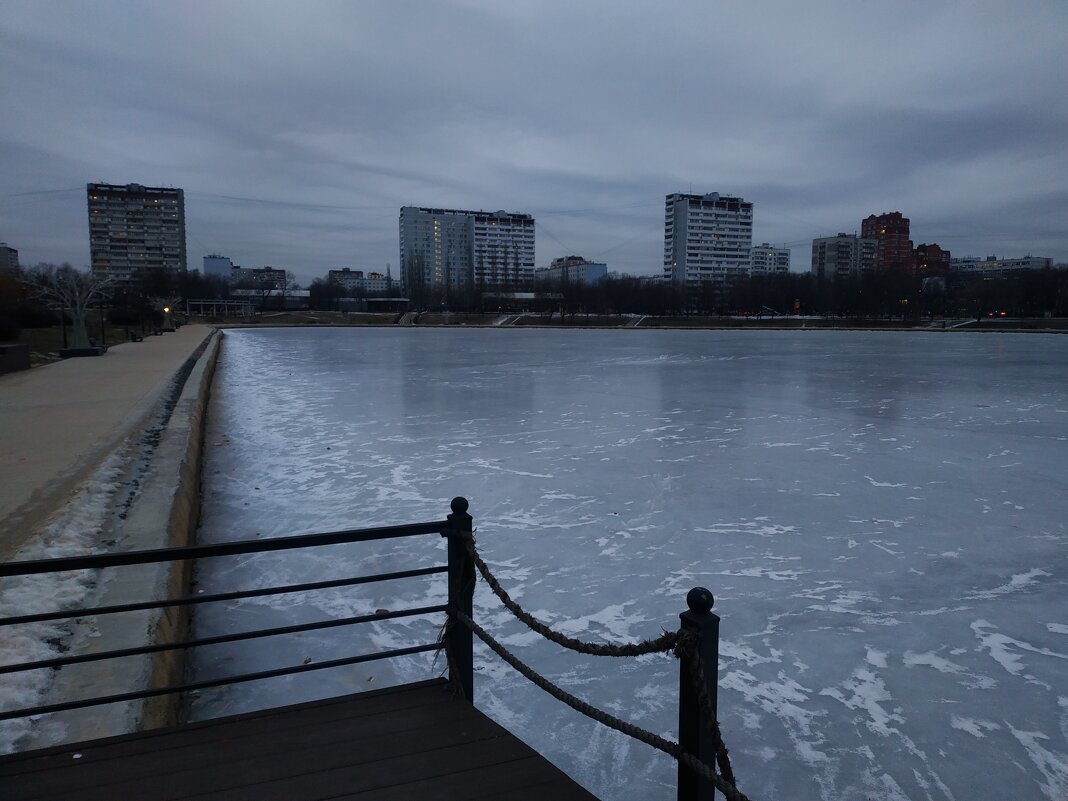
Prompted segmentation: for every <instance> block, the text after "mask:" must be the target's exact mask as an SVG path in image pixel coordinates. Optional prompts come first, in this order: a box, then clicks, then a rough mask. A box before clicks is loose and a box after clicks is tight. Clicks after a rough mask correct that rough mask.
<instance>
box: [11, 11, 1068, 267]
mask: <svg viewBox="0 0 1068 801" xmlns="http://www.w3.org/2000/svg"><path fill="white" fill-rule="evenodd" d="M1066 41H1068V3H1065V2H1064V0H1050V2H1037V1H1036V2H1018V3H1008V2H997V3H972V2H953V3H939V2H917V3H905V2H900V0H894V2H881V3H868V2H859V3H854V2H840V3H816V2H813V3H809V2H796V0H791V2H782V3H761V2H752V3H716V2H710V1H708V0H706V1H704V2H682V3H672V2H664V0H657V2H643V3H638V2H605V3H600V2H578V1H577V0H568V1H567V2H538V1H536V0H535V1H530V0H528V1H527V2H508V1H502V0H497V1H496V2H479V1H478V0H467V1H464V2H442V1H437V2H403V1H402V0H388V1H387V2H300V3H296V2H294V3H278V2H264V0H255V2H225V0H222V1H220V0H211V2H195V1H194V0H180V1H177V2H169V3H162V2H160V3H143V2H134V0H129V1H128V2H112V1H111V0H93V2H73V1H71V2H49V0H27V1H26V2H19V1H17V0H14V1H13V0H3V3H2V5H0V100H2V105H0V241H6V242H7V243H8V244H10V245H11V246H12V247H15V248H18V249H19V251H20V257H21V261H22V263H23V264H24V265H27V264H35V263H37V262H39V261H49V262H61V261H70V262H71V263H73V264H75V265H79V266H80V265H86V264H88V262H89V237H88V223H87V212H86V198H85V184H86V183H87V182H90V181H102V182H108V183H120V184H125V183H130V182H137V183H143V184H148V185H157V186H160V185H162V186H176V187H181V188H182V189H184V190H185V199H186V218H187V247H188V257H189V267H190V268H200V266H201V258H202V257H203V256H204V255H206V254H208V253H213V252H214V253H221V254H223V255H227V256H230V257H231V258H232V259H233V260H234V261H235V262H236V263H240V264H241V265H243V266H246V267H259V266H263V265H266V264H270V265H273V266H279V267H284V268H287V269H290V270H293V271H294V273H296V275H297V278H298V279H299V280H301V281H302V282H307V281H310V280H311V279H312V278H313V277H315V276H317V275H323V274H324V273H325V271H326V270H327V269H328V268H331V267H339V266H347V267H352V268H354V269H364V270H384V269H385V267H386V264H387V263H389V264H392V266H393V272H394V275H396V274H397V261H398V236H397V218H398V212H399V208H400V206H403V205H423V206H439V207H442V206H443V207H451V208H463V209H486V210H496V209H506V210H508V211H518V212H526V213H530V214H533V215H534V216H535V217H536V219H537V244H536V247H537V255H536V260H537V264H538V266H545V265H547V264H548V262H549V261H550V260H551V259H552V258H554V257H556V256H562V255H568V254H579V255H583V256H586V257H588V258H591V259H596V260H602V261H607V262H608V265H609V269H613V270H619V271H625V272H630V273H635V274H646V273H657V272H659V271H660V269H661V266H662V259H663V256H662V253H663V204H664V195H665V194H667V193H670V192H677V191H683V192H687V191H694V192H701V193H703V192H720V193H722V194H734V195H740V196H741V197H744V198H745V199H746V200H749V201H752V202H753V203H754V204H755V205H754V223H753V237H754V244H756V243H760V242H763V241H770V242H772V243H776V244H780V245H781V244H787V245H789V246H790V247H792V248H793V269H794V270H796V271H802V270H807V269H808V266H809V252H810V247H811V239H812V238H813V237H817V236H827V235H833V234H834V233H837V232H838V231H848V232H853V231H855V230H857V229H858V228H859V227H860V220H861V219H862V218H863V217H865V216H867V215H868V214H871V213H881V212H885V211H901V212H902V213H903V214H905V216H907V217H909V218H911V220H912V237H913V240H914V241H915V242H916V243H920V242H932V241H934V242H938V243H939V244H941V245H942V246H943V247H946V248H949V249H950V250H951V251H952V252H953V254H954V255H980V256H983V255H987V254H993V253H997V254H998V255H1003V256H1019V255H1024V254H1028V253H1030V254H1033V255H1036V256H1049V257H1052V258H1053V259H1054V260H1055V261H1068V180H1066V179H1068V89H1066V86H1068V57H1066V53H1068V46H1066Z"/></svg>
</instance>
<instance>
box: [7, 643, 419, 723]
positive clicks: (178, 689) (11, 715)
mask: <svg viewBox="0 0 1068 801" xmlns="http://www.w3.org/2000/svg"><path fill="white" fill-rule="evenodd" d="M438 648H440V646H439V645H438V643H429V644H427V645H413V646H412V647H410V648H397V649H395V650H392V651H379V652H378V653H377V654H361V655H360V656H349V657H346V658H344V659H331V660H330V661H328V662H312V663H310V664H307V665H293V666H291V667H286V668H276V669H274V670H262V671H260V672H259V673H245V674H242V675H238V676H230V677H227V678H224V679H212V680H210V681H197V682H193V683H191V684H176V685H173V686H170V687H159V688H156V689H152V690H141V691H139V692H132V693H119V694H118V695H105V696H103V697H100V698H87V699H83V700H81V701H67V702H66V703H62V704H48V705H45V706H35V707H27V708H25V709H12V710H10V711H7V712H0V720H13V719H15V718H27V717H31V716H34V715H47V714H50V713H52V712H66V711H67V710H68V709H84V708H85V707H88V706H100V705H102V704H117V703H120V702H123V701H137V700H139V699H141V698H155V697H157V696H160V695H170V694H171V693H188V692H193V691H194V690H206V689H209V688H211V687H222V686H223V685H226V684H241V683H243V682H247V681H259V680H261V679H273V678H277V677H278V676H289V675H291V674H294V673H307V672H309V671H312V670H327V669H329V668H335V667H345V666H346V665H356V664H359V663H361V662H374V661H376V660H378V659H389V658H391V657H395V656H408V655H409V654H418V653H423V652H426V651H436V650H438Z"/></svg>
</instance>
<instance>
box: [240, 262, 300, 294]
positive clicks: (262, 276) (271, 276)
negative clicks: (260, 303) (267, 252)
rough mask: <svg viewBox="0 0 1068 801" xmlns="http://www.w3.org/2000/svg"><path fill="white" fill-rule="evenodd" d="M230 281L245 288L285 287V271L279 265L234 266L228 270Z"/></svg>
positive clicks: (282, 288) (280, 289) (280, 288)
mask: <svg viewBox="0 0 1068 801" xmlns="http://www.w3.org/2000/svg"><path fill="white" fill-rule="evenodd" d="M230 283H231V284H234V285H235V286H242V287H244V288H246V289H255V290H263V289H268V288H270V289H277V290H279V291H282V290H284V289H285V288H286V271H285V270H283V269H281V268H280V267H234V268H232V269H231V270H230Z"/></svg>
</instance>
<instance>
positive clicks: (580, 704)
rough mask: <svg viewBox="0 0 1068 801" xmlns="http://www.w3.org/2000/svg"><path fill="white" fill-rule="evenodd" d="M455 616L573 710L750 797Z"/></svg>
mask: <svg viewBox="0 0 1068 801" xmlns="http://www.w3.org/2000/svg"><path fill="white" fill-rule="evenodd" d="M456 617H457V619H458V620H459V621H460V622H461V623H463V624H464V625H465V626H467V627H468V628H469V629H471V631H473V632H474V633H475V636H476V637H478V638H479V639H480V640H482V642H484V643H485V644H486V645H487V646H488V647H489V648H490V650H492V651H493V652H494V653H495V654H497V656H499V657H500V658H501V659H503V660H504V661H505V662H507V663H508V664H509V665H511V666H512V667H513V668H515V669H516V670H517V671H518V672H519V673H520V675H522V676H523V677H524V678H526V679H527V680H528V681H530V682H531V683H533V684H534V685H536V686H537V687H539V688H541V689H542V690H544V691H545V692H547V693H548V694H549V695H551V696H552V697H553V698H555V699H556V700H558V701H561V702H563V703H565V704H567V705H568V706H569V707H571V708H572V709H574V710H575V711H576V712H580V713H581V714H583V715H585V716H586V717H588V718H590V719H591V720H595V721H597V722H598V723H600V724H602V725H604V726H608V727H609V728H610V729H615V730H616V731H618V732H621V733H622V734H626V735H627V736H628V737H632V738H634V739H635V740H638V741H639V742H643V743H645V744H646V745H649V746H652V747H653V748H655V749H657V750H658V751H662V752H664V753H665V754H667V755H668V756H670V757H674V758H675V759H676V760H678V761H679V762H682V763H684V764H685V765H686V766H687V767H688V768H690V770H692V771H694V772H695V773H699V774H700V775H702V776H704V777H705V779H707V780H708V781H710V782H711V783H712V784H713V786H714V787H715V788H716V789H717V790H719V791H720V792H721V793H723V795H724V797H726V798H727V800H728V801H749V798H748V797H747V796H746V795H745V794H744V793H742V792H741V791H740V790H739V789H738V788H737V787H735V786H734V783H733V782H731V783H728V782H727V780H726V778H725V777H721V776H719V775H718V774H717V773H716V772H715V771H714V770H713V769H712V768H710V767H709V766H708V765H706V764H705V763H704V762H702V761H701V760H699V759H698V758H697V757H695V756H694V755H693V754H690V753H688V752H687V751H685V750H684V749H683V747H682V746H681V745H679V744H678V743H677V742H675V741H674V740H668V739H667V738H666V737H661V736H660V735H658V734H654V733H653V732H651V731H648V730H647V729H643V728H641V727H640V726H636V725H634V724H633V723H628V722H627V721H625V720H622V719H621V718H617V717H616V716H615V715H610V714H609V713H607V712H605V711H604V710H602V709H598V708H597V707H595V706H593V704H590V703H589V702H587V701H583V700H582V699H581V698H579V697H577V696H575V695H572V694H571V693H569V692H568V691H567V690H565V689H563V688H562V687H560V686H559V685H557V684H554V683H553V682H551V681H549V679H547V678H545V677H544V676H542V675H541V674H540V673H538V672H537V671H536V670H534V668H532V667H530V665H528V664H526V663H525V662H523V661H522V660H521V659H519V657H517V656H516V655H515V654H513V653H512V652H511V651H509V650H508V649H507V648H505V647H504V646H503V645H501V643H499V642H498V641H497V640H496V639H494V637H493V635H491V634H490V633H489V632H487V631H486V630H485V629H484V628H482V627H481V626H480V625H478V624H477V623H476V622H475V621H473V620H472V619H471V618H469V617H468V616H467V615H465V614H464V613H463V612H458V613H457V615H456Z"/></svg>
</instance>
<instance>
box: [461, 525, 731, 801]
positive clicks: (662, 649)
mask: <svg viewBox="0 0 1068 801" xmlns="http://www.w3.org/2000/svg"><path fill="white" fill-rule="evenodd" d="M456 534H458V535H459V538H460V539H461V541H462V543H463V545H464V546H465V548H466V550H467V555H468V556H469V557H470V559H471V561H472V563H473V564H474V565H475V567H476V568H477V569H478V572H479V574H480V575H481V576H482V578H483V579H484V580H485V582H486V584H487V586H489V588H490V589H491V590H492V592H493V594H494V595H495V596H497V598H498V599H499V600H500V601H501V603H502V604H504V606H505V608H507V609H508V610H509V611H510V612H511V613H512V614H513V615H514V616H515V617H516V618H517V619H518V620H519V621H520V622H522V623H523V624H525V625H526V626H527V627H528V628H530V629H531V630H532V631H536V632H537V633H538V634H540V635H542V636H543V637H545V638H546V639H547V640H549V641H551V642H554V643H556V644H557V645H560V646H562V647H564V648H567V649H569V650H572V651H575V652H577V653H581V654H587V655H592V656H641V655H644V654H652V653H667V652H670V653H672V654H673V655H674V656H675V658H677V659H679V660H680V662H681V663H682V664H683V665H684V666H685V673H686V674H687V675H689V677H690V681H691V682H692V684H693V687H694V695H695V697H696V699H697V704H698V708H699V712H700V718H701V722H702V724H703V726H704V728H705V729H706V731H707V732H708V735H709V738H710V741H711V745H712V755H713V757H714V759H715V762H716V765H718V767H719V773H718V774H717V773H716V771H715V769H713V767H711V766H710V765H708V764H706V763H705V762H703V761H702V760H701V759H698V757H697V756H695V755H694V754H692V753H690V752H689V751H687V750H686V749H685V748H684V747H683V746H682V745H681V744H680V743H677V742H674V741H672V740H668V739H665V738H663V737H660V736H659V735H657V734H654V733H652V732H650V731H647V730H645V729H642V728H641V727H639V726H636V725H634V724H632V723H628V722H626V721H624V720H622V719H620V718H617V717H615V716H613V715H610V714H609V713H607V712H605V711H604V710H601V709H598V708H597V707H595V706H593V705H592V704H589V703H588V702H586V701H583V700H582V699H580V698H578V697H576V696H574V695H572V694H571V693H569V692H567V691H566V690H564V689H563V688H561V687H559V686H558V685H556V684H554V683H553V682H551V681H550V680H549V679H547V678H545V677H544V676H542V675H541V674H539V673H538V672H537V671H536V670H534V669H533V668H532V667H530V666H529V665H527V664H525V663H524V662H523V661H522V660H520V659H519V658H518V657H517V656H515V654H513V653H511V652H510V651H509V650H508V649H507V648H506V647H505V646H503V645H502V644H501V643H500V642H498V641H497V640H496V639H494V638H493V636H492V635H490V634H489V633H488V632H487V631H486V630H485V629H483V628H482V627H481V626H479V625H478V624H477V623H475V621H474V620H472V618H471V617H470V615H468V614H465V613H464V612H463V611H460V610H456V612H455V620H457V621H459V622H460V623H462V624H463V625H464V626H465V627H466V628H468V629H469V630H470V631H472V632H473V633H474V634H475V635H476V636H477V637H478V638H479V639H480V640H482V641H483V642H484V643H485V644H486V645H487V646H488V647H489V648H490V650H492V651H493V652H494V653H496V654H497V655H498V656H499V657H501V659H503V660H504V661H505V662H507V663H508V664H509V665H511V666H512V667H513V668H514V669H515V670H517V671H518V672H519V673H520V674H521V675H522V676H524V677H525V678H526V679H528V680H529V681H530V682H532V683H533V684H534V685H536V686H537V687H539V688H541V689H542V690H544V691H545V692H547V693H549V695H551V696H553V697H554V698H556V699H557V700H559V701H561V702H563V703H565V704H567V705H568V706H569V707H571V708H572V709H574V710H575V711H577V712H579V713H581V714H583V715H586V716H587V717H589V718H591V719H593V720H596V721H597V722H599V723H601V724H603V725H605V726H608V727H609V728H612V729H614V730H616V731H619V732H621V733H623V734H626V735H627V736H629V737H632V738H634V739H636V740H638V741H640V742H643V743H645V744H646V745H649V746H651V747H653V748H656V749H657V750H659V751H662V752H663V753H665V754H668V755H669V756H671V757H673V758H674V759H676V760H677V761H679V762H680V763H682V764H684V765H685V766H686V767H687V768H689V769H690V770H692V771H693V772H694V773H696V774H698V775H700V776H701V777H703V778H704V779H705V780H706V781H708V782H709V783H711V785H712V786H713V787H715V788H716V789H717V790H719V791H720V792H721V793H723V795H724V797H726V798H727V799H728V801H748V799H747V797H746V796H745V795H744V794H743V793H742V792H741V791H740V790H738V788H737V781H736V779H735V776H734V770H733V768H732V766H731V763H730V758H729V756H728V751H727V747H726V745H725V744H724V742H723V737H722V733H721V732H720V728H719V722H718V720H717V719H716V714H715V710H714V704H713V702H712V698H711V697H710V695H709V692H708V685H707V683H706V674H705V669H704V661H703V659H702V658H701V654H700V651H699V649H698V646H697V639H698V635H697V634H696V633H695V632H693V631H688V630H686V629H685V628H680V629H679V630H678V631H664V633H663V634H661V635H660V636H659V637H657V638H655V639H650V640H643V641H640V642H635V643H590V642H584V641H582V640H578V639H576V638H574V637H569V636H567V635H566V634H562V633H561V632H559V631H556V630H554V629H553V628H551V627H550V626H548V625H547V624H545V623H544V622H542V621H540V620H538V619H537V618H536V617H534V616H533V615H531V614H530V613H529V612H527V611H526V610H525V609H523V607H522V606H520V605H519V604H518V603H517V602H516V601H515V600H514V599H513V598H512V597H511V596H510V595H509V594H508V592H507V590H505V589H504V587H503V586H502V585H501V583H500V581H499V580H498V579H497V577H496V576H494V575H493V572H492V571H491V570H490V568H489V565H487V564H486V562H485V560H484V559H482V557H481V556H480V555H479V553H478V549H477V546H476V544H475V538H474V534H473V532H471V531H461V532H456ZM454 536H455V534H454ZM705 592H706V593H707V591H705ZM708 596H709V599H710V598H711V594H708ZM708 608H709V609H710V608H711V600H709V601H708ZM448 625H449V624H447V625H446V629H447V628H448ZM442 642H443V644H444V645H445V648H446V651H448V650H449V648H448V645H447V643H448V638H447V637H445V636H443V637H442Z"/></svg>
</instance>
